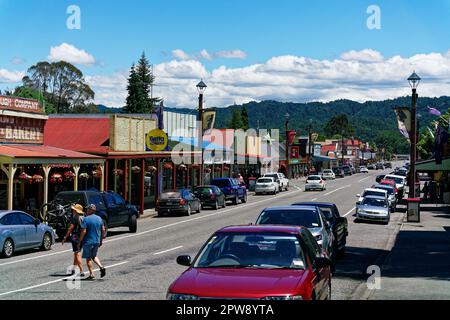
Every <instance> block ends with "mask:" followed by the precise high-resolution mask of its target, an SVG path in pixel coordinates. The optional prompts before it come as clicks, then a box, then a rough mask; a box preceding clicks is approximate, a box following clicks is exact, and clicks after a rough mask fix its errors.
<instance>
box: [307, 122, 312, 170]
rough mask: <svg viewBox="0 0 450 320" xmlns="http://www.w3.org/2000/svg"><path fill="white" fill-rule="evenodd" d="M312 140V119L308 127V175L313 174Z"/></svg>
mask: <svg viewBox="0 0 450 320" xmlns="http://www.w3.org/2000/svg"><path fill="white" fill-rule="evenodd" d="M311 140H312V119H309V126H308V174H310V173H311V169H312V152H311V145H312V143H311Z"/></svg>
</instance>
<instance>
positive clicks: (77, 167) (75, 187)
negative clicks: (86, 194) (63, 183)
mask: <svg viewBox="0 0 450 320" xmlns="http://www.w3.org/2000/svg"><path fill="white" fill-rule="evenodd" d="M73 171H74V173H75V177H74V178H73V191H78V174H79V172H80V165H79V164H74V165H73Z"/></svg>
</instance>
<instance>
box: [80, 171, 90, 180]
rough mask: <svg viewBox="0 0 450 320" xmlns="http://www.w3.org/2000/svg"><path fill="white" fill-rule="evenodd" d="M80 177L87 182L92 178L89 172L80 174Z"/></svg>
mask: <svg viewBox="0 0 450 320" xmlns="http://www.w3.org/2000/svg"><path fill="white" fill-rule="evenodd" d="M79 177H80V179H81V180H87V179H89V178H90V176H89V174H88V173H87V172H83V173H80V175H79Z"/></svg>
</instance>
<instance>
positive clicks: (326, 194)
mask: <svg viewBox="0 0 450 320" xmlns="http://www.w3.org/2000/svg"><path fill="white" fill-rule="evenodd" d="M345 188H350V185H346V186H343V187H341V188H338V189H336V190H333V191H330V192H328V193H325V194H324V196H329V195H330V194H332V193H335V192H336V191H339V190H342V189H345Z"/></svg>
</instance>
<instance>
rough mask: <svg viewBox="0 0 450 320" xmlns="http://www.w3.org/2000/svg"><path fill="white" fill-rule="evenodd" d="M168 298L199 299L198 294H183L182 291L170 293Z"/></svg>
mask: <svg viewBox="0 0 450 320" xmlns="http://www.w3.org/2000/svg"><path fill="white" fill-rule="evenodd" d="M166 299H167V300H198V297H197V296H194V295H192V294H182V293H168V294H167V296H166Z"/></svg>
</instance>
